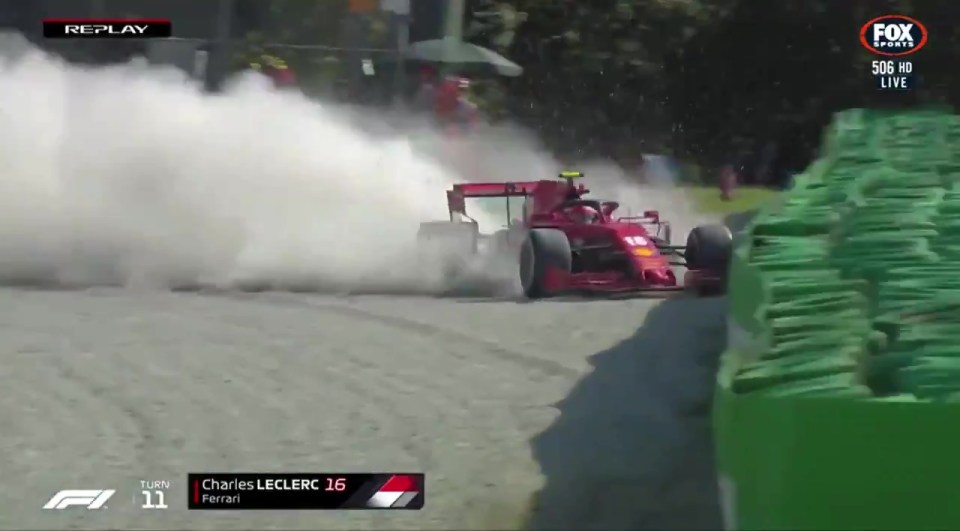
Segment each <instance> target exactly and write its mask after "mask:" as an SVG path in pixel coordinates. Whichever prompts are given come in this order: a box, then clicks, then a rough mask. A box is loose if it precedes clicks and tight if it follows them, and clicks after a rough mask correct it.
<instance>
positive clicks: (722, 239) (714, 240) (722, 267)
mask: <svg viewBox="0 0 960 531" xmlns="http://www.w3.org/2000/svg"><path fill="white" fill-rule="evenodd" d="M732 256H733V234H732V233H731V232H730V229H729V228H728V227H727V226H726V225H701V226H699V227H696V228H695V229H693V230H692V231H690V234H689V235H687V246H686V250H685V252H684V257H685V258H686V263H687V268H688V269H691V270H701V271H704V272H706V273H709V274H710V275H716V276H718V277H720V278H721V279H723V282H722V283H721V285H719V286H710V287H706V286H705V287H704V288H703V289H698V292H699V294H700V295H701V296H712V295H721V294H723V293H725V292H726V278H727V273H728V271H729V270H730V259H731V257H732Z"/></svg>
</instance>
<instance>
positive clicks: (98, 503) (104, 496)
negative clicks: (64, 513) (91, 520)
mask: <svg viewBox="0 0 960 531" xmlns="http://www.w3.org/2000/svg"><path fill="white" fill-rule="evenodd" d="M116 492H117V491H115V490H61V491H60V492H58V493H56V494H54V496H53V498H50V501H48V502H47V504H46V505H44V506H43V508H44V509H66V508H67V507H72V506H74V505H80V506H83V507H86V508H87V509H89V510H92V509H100V508H101V507H103V505H104V504H105V503H107V500H109V499H110V497H111V496H113V495H114V493H116Z"/></svg>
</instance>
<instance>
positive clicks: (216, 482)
mask: <svg viewBox="0 0 960 531" xmlns="http://www.w3.org/2000/svg"><path fill="white" fill-rule="evenodd" d="M187 483H188V488H189V491H190V494H189V499H188V502H187V507H188V508H189V509H194V510H231V509H232V510H237V509H240V510H244V509H246V510H251V509H252V510H257V509H274V510H275V509H286V510H292V509H377V510H383V509H406V510H417V509H422V508H423V498H424V483H425V481H424V476H423V474H406V473H399V474H398V473H392V474H356V473H324V474H317V473H312V472H300V473H277V474H271V473H249V472H247V473H233V474H231V473H223V472H220V473H195V474H188V477H187Z"/></svg>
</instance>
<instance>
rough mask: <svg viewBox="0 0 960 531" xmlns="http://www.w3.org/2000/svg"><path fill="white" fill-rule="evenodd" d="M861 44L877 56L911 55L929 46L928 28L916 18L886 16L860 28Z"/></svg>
mask: <svg viewBox="0 0 960 531" xmlns="http://www.w3.org/2000/svg"><path fill="white" fill-rule="evenodd" d="M860 44H862V45H863V47H864V48H866V49H867V50H869V51H870V52H871V53H874V54H876V55H883V56H886V57H901V56H904V55H910V54H912V53H916V52H917V51H919V50H920V48H923V47H924V46H925V45H926V44H927V28H926V26H924V25H923V24H922V23H921V22H920V21H919V20H917V19H915V18H911V17H908V16H904V15H884V16H882V17H877V18H875V19H873V20H871V21H869V22H867V23H866V24H864V25H863V27H862V28H860Z"/></svg>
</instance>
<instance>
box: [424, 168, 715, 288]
mask: <svg viewBox="0 0 960 531" xmlns="http://www.w3.org/2000/svg"><path fill="white" fill-rule="evenodd" d="M581 177H583V174H582V173H580V172H564V173H561V174H560V178H559V179H557V180H540V181H526V182H501V183H464V184H456V185H454V186H453V188H452V189H450V190H449V191H447V205H448V210H449V213H450V220H449V221H432V222H426V223H421V225H420V230H419V232H418V241H419V242H420V244H421V245H423V246H431V245H432V248H434V249H442V250H443V252H442V253H440V254H434V255H433V256H435V257H436V259H438V260H441V261H443V267H444V268H445V269H446V271H447V272H448V274H451V275H453V274H455V273H456V271H457V270H458V268H460V267H462V266H463V265H464V264H465V263H467V262H469V261H471V260H473V259H475V258H476V257H478V256H482V255H485V254H486V255H490V254H497V255H500V256H507V257H510V259H511V260H513V261H514V266H513V267H515V271H516V274H517V275H518V277H519V284H520V286H521V288H522V290H523V293H524V295H525V296H527V297H529V298H542V297H549V296H553V295H559V294H565V293H573V292H592V293H602V294H623V293H631V292H650V293H664V294H665V293H667V292H675V291H684V290H686V291H690V292H692V293H695V294H697V295H700V296H710V295H719V294H722V293H723V292H725V287H726V276H727V269H728V267H729V262H730V256H731V252H732V235H731V233H730V230H729V229H728V228H727V227H726V226H724V225H702V226H699V227H696V228H695V229H693V230H692V231H691V232H690V234H689V235H688V236H687V241H686V245H683V246H674V245H672V243H671V241H670V240H671V228H670V224H669V222H667V221H664V220H661V219H660V215H659V213H658V212H657V211H653V210H648V211H645V212H643V215H642V216H633V217H631V216H628V217H615V216H614V212H615V211H616V210H617V208H618V207H619V206H620V205H619V203H617V202H616V201H603V200H599V199H592V198H587V197H586V195H587V194H588V193H589V190H588V189H587V188H586V187H584V185H583V184H577V183H576V182H575V181H576V180H577V179H579V178H581ZM467 198H506V199H507V201H506V203H507V212H506V213H507V222H508V223H507V225H506V228H505V229H503V230H500V231H497V232H496V233H494V234H491V235H483V234H480V231H479V225H478V223H477V222H476V221H475V220H474V219H473V218H471V217H470V216H468V215H467V212H466V201H465V200H466V199H467ZM511 198H519V199H520V200H522V206H521V207H520V208H521V210H522V212H521V213H520V214H521V217H520V218H519V219H516V220H514V219H513V218H512V216H511V212H510V204H511V202H510V199H511ZM678 267H683V268H685V271H684V273H683V275H682V276H683V281H682V282H679V281H678V279H677V273H676V272H675V268H678Z"/></svg>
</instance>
